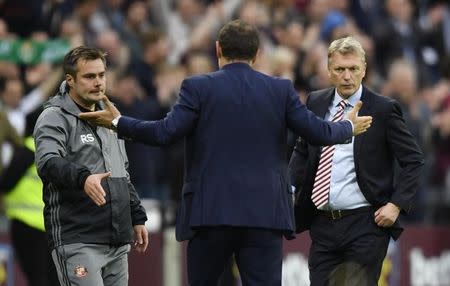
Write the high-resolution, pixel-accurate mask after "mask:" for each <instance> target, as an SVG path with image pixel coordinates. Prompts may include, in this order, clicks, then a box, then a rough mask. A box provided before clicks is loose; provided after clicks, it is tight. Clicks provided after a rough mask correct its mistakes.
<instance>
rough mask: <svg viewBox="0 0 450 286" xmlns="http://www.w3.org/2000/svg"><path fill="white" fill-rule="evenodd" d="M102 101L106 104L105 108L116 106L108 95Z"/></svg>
mask: <svg viewBox="0 0 450 286" xmlns="http://www.w3.org/2000/svg"><path fill="white" fill-rule="evenodd" d="M102 101H103V103H104V104H105V106H107V107H111V106H114V105H113V104H112V103H111V101H109V98H108V97H107V96H106V95H105V96H103V98H102Z"/></svg>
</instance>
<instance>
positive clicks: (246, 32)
mask: <svg viewBox="0 0 450 286" xmlns="http://www.w3.org/2000/svg"><path fill="white" fill-rule="evenodd" d="M218 41H219V45H220V47H221V49H222V55H223V57H225V58H226V59H228V60H254V59H255V57H256V53H257V52H258V47H259V35H258V30H257V29H256V28H255V27H254V26H252V25H250V24H247V23H245V22H244V21H242V20H234V21H231V22H228V23H227V24H225V26H223V27H222V29H220V32H219V39H218Z"/></svg>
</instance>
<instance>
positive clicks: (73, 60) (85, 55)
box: [63, 46, 106, 78]
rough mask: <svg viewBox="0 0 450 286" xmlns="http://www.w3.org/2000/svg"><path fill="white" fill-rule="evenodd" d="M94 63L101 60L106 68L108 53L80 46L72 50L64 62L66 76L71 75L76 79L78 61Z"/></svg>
mask: <svg viewBox="0 0 450 286" xmlns="http://www.w3.org/2000/svg"><path fill="white" fill-rule="evenodd" d="M80 59H83V60H87V61H93V60H96V59H101V60H102V62H103V64H104V65H105V67H106V53H105V52H103V51H101V50H99V49H97V48H93V47H86V46H79V47H76V48H74V49H72V50H70V51H69V52H68V53H67V54H66V56H65V57H64V61H63V70H64V74H70V75H71V76H73V77H74V78H75V76H76V73H77V63H78V60H80Z"/></svg>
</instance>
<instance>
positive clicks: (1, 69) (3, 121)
mask: <svg viewBox="0 0 450 286" xmlns="http://www.w3.org/2000/svg"><path fill="white" fill-rule="evenodd" d="M235 18H240V19H243V20H245V21H246V22H248V23H251V24H253V25H255V26H257V27H258V28H259V30H260V32H261V35H260V36H261V40H262V41H261V42H262V46H261V47H260V48H261V50H260V54H259V55H258V59H257V61H256V64H255V68H256V69H257V70H259V71H261V72H263V73H266V74H270V75H274V76H280V77H284V78H289V79H291V80H292V81H293V82H294V85H295V88H296V89H297V91H298V95H299V97H300V99H301V100H304V99H305V96H306V94H307V93H308V92H309V91H312V90H316V89H322V88H326V87H329V86H330V83H329V81H328V76H327V47H328V45H329V43H330V42H331V41H332V40H334V39H336V38H340V37H343V36H347V35H352V36H354V37H355V38H357V39H358V40H359V41H360V42H361V43H362V44H363V47H364V49H365V51H366V56H367V63H368V70H367V74H366V77H365V79H364V85H365V86H366V87H369V88H371V89H372V90H374V91H376V92H379V93H381V94H383V95H384V96H388V97H393V98H395V99H396V100H398V101H399V102H400V104H401V106H402V108H403V112H404V117H405V120H406V122H407V124H408V126H409V127H410V129H411V131H412V133H413V134H414V135H415V137H416V138H417V141H418V142H419V145H420V146H421V147H422V150H423V152H424V153H425V154H426V164H427V167H426V172H425V173H424V174H422V179H423V180H422V188H421V191H420V192H419V193H418V195H417V203H416V209H415V212H414V214H413V216H411V217H410V218H409V220H410V221H411V222H417V223H421V222H425V223H448V222H449V220H450V5H449V4H448V1H445V0H444V1H439V0H384V1H372V0H146V1H145V0H77V1H75V0H66V1H63V0H34V1H28V0H3V1H0V53H1V52H2V48H3V47H4V43H7V42H8V41H12V40H17V39H25V40H29V41H31V42H33V43H39V42H46V41H48V40H49V39H55V38H57V39H63V40H65V41H66V42H67V51H68V49H69V48H70V47H75V46H78V45H81V44H84V45H90V46H96V47H98V48H100V49H102V50H104V51H105V52H107V64H108V74H107V79H108V81H107V94H108V95H109V96H110V98H111V99H112V101H114V103H115V104H116V105H117V106H118V107H119V109H120V110H121V112H122V114H125V115H131V116H134V117H137V118H141V119H146V120H155V119H160V118H163V117H164V115H165V114H166V113H167V112H168V111H170V108H171V106H172V104H173V103H174V102H175V101H176V99H177V94H178V89H179V87H180V84H181V81H182V80H183V79H184V78H185V77H188V76H190V75H194V74H199V73H207V72H210V71H213V70H215V69H216V68H217V63H216V59H215V50H214V42H215V40H216V36H217V32H218V30H219V28H220V27H221V26H222V25H223V24H224V23H225V22H227V21H229V20H231V19H235ZM62 80H63V75H62V72H61V69H60V68H59V66H58V63H57V62H56V63H55V62H49V61H46V60H45V58H43V59H42V60H41V61H37V62H33V63H31V64H30V63H26V62H25V63H24V62H23V61H17V59H16V60H12V59H8V58H4V59H2V58H0V99H1V100H0V102H1V103H0V144H1V146H2V147H1V151H0V159H1V162H0V167H2V166H3V167H6V166H8V164H10V160H11V157H12V155H13V153H14V146H15V145H20V144H21V143H20V142H21V140H22V139H23V138H26V137H27V136H30V135H31V133H32V130H33V127H34V123H35V120H36V118H37V115H38V114H39V112H40V110H41V105H42V103H43V102H44V101H45V100H46V99H47V98H48V97H49V96H52V95H53V94H54V93H55V90H56V89H57V88H58V86H59V84H60V83H61V81H62ZM230 116H233V115H232V114H230ZM295 140H296V138H295V136H294V135H293V134H291V135H290V142H291V149H290V150H286V153H287V154H286V160H288V159H289V157H290V152H291V151H292V147H293V145H294V143H295ZM255 143H256V142H255ZM183 148H184V147H183V143H179V144H175V145H173V146H171V147H169V148H160V147H148V146H144V145H141V144H138V143H127V152H128V157H129V161H130V170H129V171H130V175H131V178H132V181H133V183H134V185H135V187H136V189H137V190H138V192H139V194H140V195H141V197H144V198H153V199H157V200H159V201H161V202H163V203H166V202H177V201H178V199H179V197H180V193H181V184H182V180H183V177H182V176H183V175H182V174H183V152H184V150H183ZM0 172H1V168H0Z"/></svg>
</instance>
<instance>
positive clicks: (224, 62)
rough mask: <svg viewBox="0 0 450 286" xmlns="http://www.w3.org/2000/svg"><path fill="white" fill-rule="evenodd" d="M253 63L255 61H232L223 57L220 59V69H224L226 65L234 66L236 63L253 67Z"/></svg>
mask: <svg viewBox="0 0 450 286" xmlns="http://www.w3.org/2000/svg"><path fill="white" fill-rule="evenodd" d="M253 62H254V61H253V60H230V59H227V58H224V57H222V58H220V59H219V67H220V68H222V67H223V66H225V65H228V64H234V63H243V64H248V65H250V66H251V65H253Z"/></svg>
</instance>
